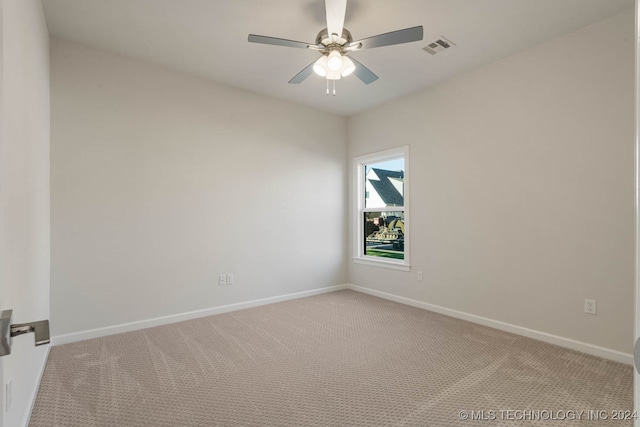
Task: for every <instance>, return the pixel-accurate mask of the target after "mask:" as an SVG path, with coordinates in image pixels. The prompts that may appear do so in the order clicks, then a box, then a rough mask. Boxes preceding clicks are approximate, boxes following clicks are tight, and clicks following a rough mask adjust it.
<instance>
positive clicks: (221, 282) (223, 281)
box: [218, 274, 227, 286]
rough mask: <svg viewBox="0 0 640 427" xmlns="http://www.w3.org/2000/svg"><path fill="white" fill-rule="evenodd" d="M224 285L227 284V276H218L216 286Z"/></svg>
mask: <svg viewBox="0 0 640 427" xmlns="http://www.w3.org/2000/svg"><path fill="white" fill-rule="evenodd" d="M226 284H227V275H226V274H221V275H220V276H218V285H220V286H224V285H226Z"/></svg>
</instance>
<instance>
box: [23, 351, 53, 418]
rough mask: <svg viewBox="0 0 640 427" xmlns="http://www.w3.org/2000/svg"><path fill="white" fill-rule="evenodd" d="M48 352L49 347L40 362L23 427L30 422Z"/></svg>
mask: <svg viewBox="0 0 640 427" xmlns="http://www.w3.org/2000/svg"><path fill="white" fill-rule="evenodd" d="M49 351H51V345H48V346H47V351H46V352H45V354H44V360H43V361H42V366H40V372H39V373H38V382H37V384H36V387H35V388H34V389H33V391H32V392H31V396H29V404H28V408H29V412H28V413H27V417H26V418H27V419H26V420H25V422H24V423H23V424H22V425H23V426H24V427H28V426H29V423H30V422H31V413H32V412H33V407H34V405H35V404H36V397H38V390H40V383H41V382H42V376H43V375H44V368H46V367H47V360H49Z"/></svg>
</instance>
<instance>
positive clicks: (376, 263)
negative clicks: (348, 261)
mask: <svg viewBox="0 0 640 427" xmlns="http://www.w3.org/2000/svg"><path fill="white" fill-rule="evenodd" d="M352 260H353V263H354V264H362V265H369V266H371V267H381V268H389V269H391V270H400V271H411V266H410V265H408V264H399V263H397V262H393V261H383V260H377V259H369V258H360V257H353V258H352Z"/></svg>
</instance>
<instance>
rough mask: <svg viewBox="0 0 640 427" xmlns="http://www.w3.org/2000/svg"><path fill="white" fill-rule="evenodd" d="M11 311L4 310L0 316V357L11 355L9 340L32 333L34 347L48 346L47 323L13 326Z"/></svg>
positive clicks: (46, 321) (42, 321)
mask: <svg viewBox="0 0 640 427" xmlns="http://www.w3.org/2000/svg"><path fill="white" fill-rule="evenodd" d="M12 319H13V310H4V311H3V312H2V314H1V315H0V334H1V335H0V357H1V356H6V355H8V354H11V338H13V337H17V336H18V335H23V334H28V333H29V332H33V335H34V339H35V342H36V345H43V344H49V342H50V339H49V321H48V320H39V321H37V322H31V323H18V324H15V325H13V324H12V323H11V322H12Z"/></svg>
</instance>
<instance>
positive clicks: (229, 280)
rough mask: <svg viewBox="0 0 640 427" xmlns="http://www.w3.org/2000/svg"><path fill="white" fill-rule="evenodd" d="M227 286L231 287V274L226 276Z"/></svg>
mask: <svg viewBox="0 0 640 427" xmlns="http://www.w3.org/2000/svg"><path fill="white" fill-rule="evenodd" d="M227 285H233V274H227Z"/></svg>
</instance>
